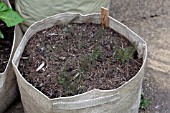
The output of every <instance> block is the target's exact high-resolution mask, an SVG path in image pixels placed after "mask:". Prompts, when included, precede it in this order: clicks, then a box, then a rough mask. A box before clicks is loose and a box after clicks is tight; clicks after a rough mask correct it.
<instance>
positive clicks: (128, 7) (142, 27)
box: [110, 0, 170, 113]
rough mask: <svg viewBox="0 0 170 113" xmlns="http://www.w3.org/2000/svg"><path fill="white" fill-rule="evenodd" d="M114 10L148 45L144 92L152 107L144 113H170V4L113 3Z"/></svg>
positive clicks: (147, 0) (158, 0)
mask: <svg viewBox="0 0 170 113" xmlns="http://www.w3.org/2000/svg"><path fill="white" fill-rule="evenodd" d="M111 7H112V8H111V11H110V14H111V15H112V16H113V17H115V18H116V19H118V20H119V21H121V22H123V23H124V24H125V25H127V26H128V27H129V28H131V29H132V30H133V31H135V32H136V33H137V34H138V35H140V36H141V37H142V38H143V39H144V40H145V41H146V42H147V45H148V59H147V66H146V71H145V76H144V81H143V92H144V96H145V97H146V98H148V99H150V100H151V104H150V105H149V106H148V107H147V109H146V110H145V111H140V113H170V8H169V7H170V1H169V0H112V2H111Z"/></svg>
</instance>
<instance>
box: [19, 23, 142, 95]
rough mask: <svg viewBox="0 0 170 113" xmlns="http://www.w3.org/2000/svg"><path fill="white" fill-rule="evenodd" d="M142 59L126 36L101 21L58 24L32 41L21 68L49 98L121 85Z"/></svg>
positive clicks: (132, 73) (133, 73)
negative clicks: (104, 25) (105, 27)
mask: <svg viewBox="0 0 170 113" xmlns="http://www.w3.org/2000/svg"><path fill="white" fill-rule="evenodd" d="M141 65H142V59H138V58H137V52H136V49H135V47H134V45H133V44H131V43H130V42H129V41H128V40H127V39H126V38H125V37H124V36H122V35H120V34H118V33H117V32H115V31H113V30H112V29H109V28H107V29H104V28H103V27H101V26H100V25H97V24H70V25H63V26H54V27H52V28H49V29H45V30H42V31H39V32H37V33H36V34H35V35H34V36H33V37H32V38H31V40H30V41H29V42H28V44H27V46H26V48H25V51H24V54H23V57H22V58H21V62H20V64H19V70H20V72H21V74H22V75H23V76H24V77H25V79H26V80H27V81H28V82H29V83H31V84H32V85H33V86H35V87H36V88H37V89H38V90H40V91H41V92H43V93H44V94H45V95H47V96H48V97H49V98H56V97H65V96H72V95H76V94H81V93H84V92H86V91H89V90H92V89H95V88H96V89H102V90H109V89H114V88H117V87H120V86H121V85H122V84H124V83H125V82H126V81H128V80H129V79H131V78H132V77H133V76H134V75H135V74H136V73H137V72H138V71H139V69H140V67H141Z"/></svg>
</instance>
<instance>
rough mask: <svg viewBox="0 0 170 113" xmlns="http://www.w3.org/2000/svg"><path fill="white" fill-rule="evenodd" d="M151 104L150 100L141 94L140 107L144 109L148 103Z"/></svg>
mask: <svg viewBox="0 0 170 113" xmlns="http://www.w3.org/2000/svg"><path fill="white" fill-rule="evenodd" d="M149 104H151V100H149V99H147V98H145V97H144V95H141V101H140V107H139V108H140V109H144V110H145V109H146V108H147V107H148V105H149Z"/></svg>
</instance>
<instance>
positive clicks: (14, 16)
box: [0, 2, 23, 38]
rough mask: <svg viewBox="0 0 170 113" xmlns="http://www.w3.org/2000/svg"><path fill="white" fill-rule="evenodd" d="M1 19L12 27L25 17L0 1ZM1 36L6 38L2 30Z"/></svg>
mask: <svg viewBox="0 0 170 113" xmlns="http://www.w3.org/2000/svg"><path fill="white" fill-rule="evenodd" d="M0 20H2V21H3V22H5V24H6V26H7V27H12V26H15V25H17V24H19V23H21V22H22V21H23V18H21V17H20V16H19V14H18V13H17V12H15V11H14V10H12V9H11V8H9V7H8V6H7V5H5V4H4V3H3V2H0ZM0 38H4V35H3V33H2V32H1V30H0Z"/></svg>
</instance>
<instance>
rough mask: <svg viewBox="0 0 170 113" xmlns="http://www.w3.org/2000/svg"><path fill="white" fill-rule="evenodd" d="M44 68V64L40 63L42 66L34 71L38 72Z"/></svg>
mask: <svg viewBox="0 0 170 113" xmlns="http://www.w3.org/2000/svg"><path fill="white" fill-rule="evenodd" d="M44 66H45V62H42V64H41V65H40V66H39V67H38V68H37V69H36V71H40V70H41V69H42V68H43V67H44Z"/></svg>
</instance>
